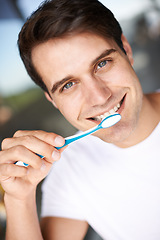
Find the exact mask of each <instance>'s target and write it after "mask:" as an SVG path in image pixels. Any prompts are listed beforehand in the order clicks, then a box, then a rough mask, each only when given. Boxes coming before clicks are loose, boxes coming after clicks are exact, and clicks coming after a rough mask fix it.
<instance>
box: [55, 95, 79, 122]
mask: <svg viewBox="0 0 160 240" xmlns="http://www.w3.org/2000/svg"><path fill="white" fill-rule="evenodd" d="M56 104H57V108H58V109H59V111H60V112H61V113H62V115H63V116H64V117H65V118H66V119H67V120H68V121H69V122H70V123H71V124H73V125H75V121H76V120H77V118H78V115H79V111H80V106H79V103H77V102H76V101H75V100H73V99H72V98H64V99H59V101H57V102H56Z"/></svg>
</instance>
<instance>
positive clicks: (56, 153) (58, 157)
mask: <svg viewBox="0 0 160 240" xmlns="http://www.w3.org/2000/svg"><path fill="white" fill-rule="evenodd" d="M52 158H53V159H54V160H55V161H57V160H59V159H60V153H59V152H58V151H57V150H54V151H53V153H52Z"/></svg>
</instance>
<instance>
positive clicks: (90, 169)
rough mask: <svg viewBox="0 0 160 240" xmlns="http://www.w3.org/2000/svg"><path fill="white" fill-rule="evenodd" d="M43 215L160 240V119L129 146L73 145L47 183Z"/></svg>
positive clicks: (116, 237)
mask: <svg viewBox="0 0 160 240" xmlns="http://www.w3.org/2000/svg"><path fill="white" fill-rule="evenodd" d="M42 192H43V197H42V216H58V217H66V218H74V219H80V220H85V221H87V222H88V223H89V224H90V225H91V226H92V228H93V229H94V230H95V231H96V232H97V233H98V234H99V235H100V236H101V237H102V238H103V239H106V240H159V239H160V123H159V124H158V126H157V127H156V129H155V130H154V131H153V132H152V134H151V135H150V136H149V137H148V138H147V139H145V140H144V141H143V142H141V143H139V144H137V145H135V146H133V147H129V148H126V149H121V148H118V147H116V146H114V145H113V144H109V143H105V142H103V141H102V140H100V139H99V138H97V137H94V136H88V137H85V138H84V139H81V140H79V141H77V142H75V143H72V144H71V145H70V146H69V147H68V148H67V149H66V150H65V151H64V152H63V154H62V158H61V159H60V160H59V161H58V162H56V163H55V164H54V165H53V168H52V170H51V172H50V174H49V176H48V177H47V178H46V179H45V181H44V183H43V186H42Z"/></svg>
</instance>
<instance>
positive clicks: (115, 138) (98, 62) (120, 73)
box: [32, 33, 142, 143]
mask: <svg viewBox="0 0 160 240" xmlns="http://www.w3.org/2000/svg"><path fill="white" fill-rule="evenodd" d="M123 43H124V47H125V50H126V52H127V55H128V56H127V55H125V54H124V52H123V51H122V50H121V49H120V48H119V47H118V46H117V44H116V43H115V42H114V41H113V40H106V39H104V38H102V37H100V36H97V35H94V34H91V33H81V34H77V35H73V36H70V37H65V38H62V39H54V40H49V41H48V42H45V43H42V44H40V45H38V46H37V47H35V48H34V49H33V51H32V60H33V64H34V65H35V67H36V69H37V71H38V73H39V74H40V76H41V77H42V79H43V81H44V83H45V84H46V86H47V88H48V90H49V92H50V95H51V97H52V103H53V104H54V105H55V106H56V107H57V108H58V109H59V110H60V112H61V113H62V114H63V115H64V117H65V118H66V119H67V120H68V121H69V122H70V123H71V124H72V125H73V126H75V127H76V128H78V129H80V130H83V131H84V130H87V129H89V128H91V127H93V126H95V125H97V124H99V123H100V121H101V117H103V116H107V115H108V114H110V113H111V114H113V113H114V112H118V113H120V114H121V116H122V119H121V121H120V122H119V123H117V124H116V125H114V126H112V127H111V128H108V129H103V130H99V131H98V132H96V133H95V135H96V136H98V137H100V138H101V139H102V140H104V141H107V142H113V143H118V142H121V141H123V140H125V139H127V138H128V137H129V136H130V134H131V133H132V131H133V130H134V129H135V128H136V125H137V124H138V119H139V113H140V111H141V105H142V91H141V87H140V84H139V81H138V79H137V76H136V74H135V72H134V70H133V68H132V63H133V59H132V53H131V50H130V46H129V44H128V42H127V41H126V40H125V39H124V40H123Z"/></svg>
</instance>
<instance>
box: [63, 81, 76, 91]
mask: <svg viewBox="0 0 160 240" xmlns="http://www.w3.org/2000/svg"><path fill="white" fill-rule="evenodd" d="M73 85H74V82H68V83H66V84H65V85H64V87H63V90H67V89H69V88H71V87H72V86H73Z"/></svg>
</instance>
